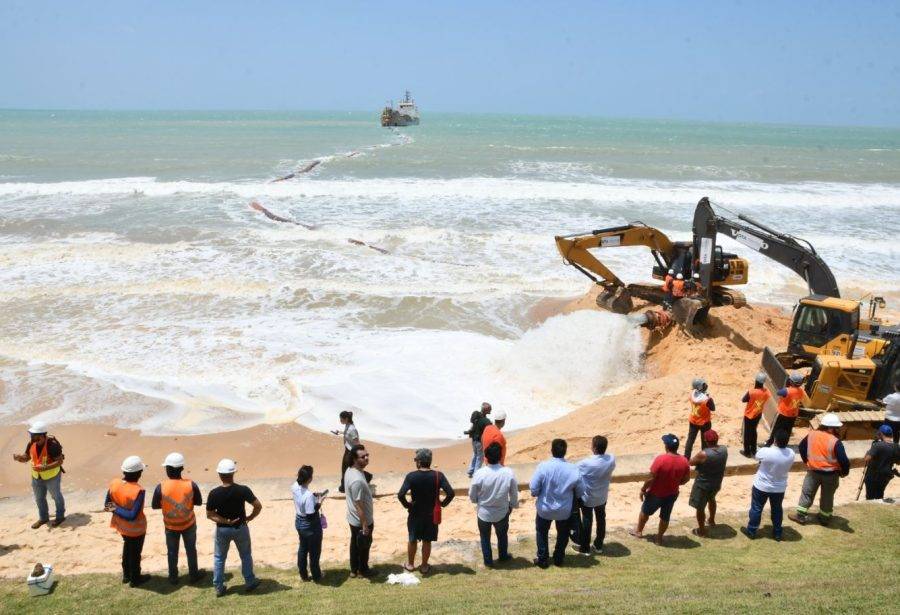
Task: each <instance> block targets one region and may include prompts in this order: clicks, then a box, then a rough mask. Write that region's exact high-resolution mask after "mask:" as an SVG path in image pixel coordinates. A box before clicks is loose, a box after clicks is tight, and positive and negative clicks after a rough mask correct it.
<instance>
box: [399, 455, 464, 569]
mask: <svg viewBox="0 0 900 615" xmlns="http://www.w3.org/2000/svg"><path fill="white" fill-rule="evenodd" d="M431 458H432V453H431V450H429V449H427V448H420V449H419V450H417V451H416V457H415V462H416V471H415V472H410V473H409V474H407V475H406V478H405V479H403V485H402V486H401V487H400V491H398V492H397V499H399V500H400V503H401V504H403V507H404V508H406V509H407V510H408V511H409V516H408V517H407V520H406V529H407V530H408V532H409V542H408V543H407V563H406V564H405V565H404V566H403V568H404V569H406V570H407V571H409V572H412V571H413V570H414V569H415V568H414V564H415V559H416V546H417V543H418V542H419V541H421V542H422V566H421V568H420V570H421V571H422V574H428V571H429V570H431V566H429V565H428V558H429V557H430V556H431V543H432V541H434V540H437V537H438V526H437V524H436V523H435V522H434V508H435V504H436V503H438V501H439V497H440V493H439V491H443V492H444V494H445V497H444V499H443V500H440V505H441V508H443V507H445V506H447V504H449V503H450V501H451V500H452V499H453V496H454V495H455V494H454V493H453V487H451V486H450V483H449V482H447V477H446V476H444V474H443V473H442V472H435V471H434V470H432V469H431ZM410 492H412V501H411V502H410V501H409V500H407V499H406V494H407V493H410Z"/></svg>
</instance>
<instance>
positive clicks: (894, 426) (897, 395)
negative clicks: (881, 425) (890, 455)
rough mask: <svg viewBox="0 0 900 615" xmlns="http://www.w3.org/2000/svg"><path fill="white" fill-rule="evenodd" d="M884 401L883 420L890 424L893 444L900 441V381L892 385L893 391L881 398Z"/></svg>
mask: <svg viewBox="0 0 900 615" xmlns="http://www.w3.org/2000/svg"><path fill="white" fill-rule="evenodd" d="M881 401H882V402H883V403H884V422H885V424H887V425H890V426H891V431H893V433H894V444H898V443H900V382H898V383H897V384H895V385H894V392H893V393H891V394H890V395H888V396H886V397H885V398H884V399H882V400H881Z"/></svg>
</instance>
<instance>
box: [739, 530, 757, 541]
mask: <svg viewBox="0 0 900 615" xmlns="http://www.w3.org/2000/svg"><path fill="white" fill-rule="evenodd" d="M741 534H743V535H744V536H746V537H747V538H749V539H750V540H755V539H756V532H751V531H750V530H749V529H747V528H746V527H741Z"/></svg>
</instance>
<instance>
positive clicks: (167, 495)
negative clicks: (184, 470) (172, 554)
mask: <svg viewBox="0 0 900 615" xmlns="http://www.w3.org/2000/svg"><path fill="white" fill-rule="evenodd" d="M159 491H160V495H161V496H162V499H161V504H162V514H163V523H165V525H166V529H167V530H174V531H176V532H181V531H184V530H186V529H188V528H190V527H191V526H193V525H194V524H195V523H196V522H197V520H196V518H195V517H194V484H193V482H191V481H190V480H189V479H186V478H182V479H168V480H164V481H163V482H162V483H160V486H159Z"/></svg>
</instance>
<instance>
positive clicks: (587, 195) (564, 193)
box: [0, 177, 900, 208]
mask: <svg viewBox="0 0 900 615" xmlns="http://www.w3.org/2000/svg"><path fill="white" fill-rule="evenodd" d="M134 194H142V195H145V196H150V197H163V196H172V195H177V194H184V195H192V194H193V195H234V196H239V197H242V198H246V199H251V198H258V197H272V198H287V197H303V198H317V197H320V198H327V197H333V198H336V199H341V198H344V199H346V198H355V199H375V200H379V199H402V200H405V201H410V200H412V201H415V200H422V199H427V200H431V201H434V200H435V199H444V200H449V199H467V200H477V199H488V200H502V201H504V202H519V201H541V202H546V201H594V202H598V203H636V202H637V203H656V204H660V205H673V206H683V207H685V208H692V207H693V205H694V204H695V203H696V202H697V200H698V198H699V197H700V196H704V195H706V196H709V197H710V198H711V199H712V200H713V201H716V202H718V203H721V204H723V205H729V206H749V207H760V206H768V207H776V208H783V207H791V208H796V207H804V206H818V207H870V206H892V207H896V206H900V185H897V184H850V183H829V182H802V183H793V184H766V183H759V182H745V181H684V182H673V181H654V180H628V179H617V178H606V177H599V178H596V179H595V181H580V182H566V181H550V180H528V179H516V178H490V177H466V178H458V179H416V178H384V179H345V180H329V179H315V180H311V181H306V182H296V183H291V182H281V183H277V184H269V183H260V182H258V181H247V182H192V181H170V182H165V181H157V180H156V179H154V178H151V177H125V178H117V179H97V180H86V181H77V182H55V183H19V182H5V183H0V196H8V197H27V196H56V195H91V196H101V195H107V196H113V195H134Z"/></svg>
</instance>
